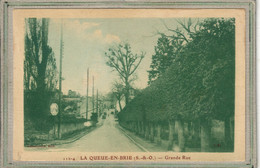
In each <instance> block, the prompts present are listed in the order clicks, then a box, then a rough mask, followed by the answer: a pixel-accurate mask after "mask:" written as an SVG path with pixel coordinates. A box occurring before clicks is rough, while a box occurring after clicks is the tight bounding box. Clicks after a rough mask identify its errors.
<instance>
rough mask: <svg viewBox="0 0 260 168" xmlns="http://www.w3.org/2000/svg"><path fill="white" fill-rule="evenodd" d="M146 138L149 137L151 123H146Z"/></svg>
mask: <svg viewBox="0 0 260 168" xmlns="http://www.w3.org/2000/svg"><path fill="white" fill-rule="evenodd" d="M145 139H149V123H148V122H146V123H145Z"/></svg>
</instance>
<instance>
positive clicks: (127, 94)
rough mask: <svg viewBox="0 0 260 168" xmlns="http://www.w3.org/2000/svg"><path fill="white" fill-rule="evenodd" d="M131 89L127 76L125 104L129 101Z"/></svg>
mask: <svg viewBox="0 0 260 168" xmlns="http://www.w3.org/2000/svg"><path fill="white" fill-rule="evenodd" d="M129 90H130V84H129V81H128V77H126V78H125V104H126V105H127V104H128V103H129Z"/></svg>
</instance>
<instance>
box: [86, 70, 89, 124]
mask: <svg viewBox="0 0 260 168" xmlns="http://www.w3.org/2000/svg"><path fill="white" fill-rule="evenodd" d="M88 86H89V68H88V72H87V97H86V101H87V102H86V120H88Z"/></svg>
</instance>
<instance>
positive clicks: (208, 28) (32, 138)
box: [12, 8, 248, 166]
mask: <svg viewBox="0 0 260 168" xmlns="http://www.w3.org/2000/svg"><path fill="white" fill-rule="evenodd" d="M246 24H247V21H246V10H245V9H238V8H237V9H178V8H175V9H98V8H97V9H46V8H45V9H22V8H20V9H14V10H13V11H12V30H13V36H12V38H13V41H12V46H13V69H12V70H13V77H12V78H13V122H12V128H13V130H12V139H13V144H12V149H13V150H12V158H13V161H14V162H31V161H40V162H42V161H43V162H58V163H61V162H62V163H63V164H67V163H68V164H74V163H79V164H83V165H86V166H87V165H94V164H100V165H102V164H103V165H106V164H107V165H109V164H112V163H116V164H119V165H120V164H132V165H139V164H141V165H145V164H158V166H159V165H164V164H165V165H171V164H172V165H174V164H183V163H186V164H189V163H196V162H197V163H199V162H208V163H217V164H218V163H222V164H223V163H224V164H225V163H230V162H232V163H245V162H246V153H247V148H248V147H247V140H246V139H247V137H246V136H247V134H246V128H247V119H246V116H247V113H246V109H247V108H246V80H247V79H246V61H245V60H246V52H247V50H246V39H247V35H246V32H247V31H246Z"/></svg>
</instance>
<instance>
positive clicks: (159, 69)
mask: <svg viewBox="0 0 260 168" xmlns="http://www.w3.org/2000/svg"><path fill="white" fill-rule="evenodd" d="M176 21H177V22H178V26H179V27H180V28H179V27H177V28H176V29H171V28H169V27H168V26H167V25H166V24H165V23H164V22H163V23H164V26H165V27H166V29H167V30H168V31H169V32H170V35H166V34H165V33H160V32H158V34H159V35H160V37H159V38H158V41H157V46H155V47H154V50H155V54H154V55H153V56H152V63H151V65H150V68H151V70H149V71H148V72H149V81H148V84H151V82H152V81H154V80H156V79H157V78H158V77H159V76H160V75H162V74H163V73H164V72H165V71H166V70H167V68H169V67H170V66H171V65H172V64H173V62H174V61H175V59H176V57H177V56H178V55H179V56H180V52H181V51H182V50H183V48H184V46H185V45H186V44H187V43H189V42H191V41H192V39H193V38H194V35H195V34H196V32H198V31H199V28H200V25H199V20H197V21H192V20H191V19H188V20H187V21H186V20H184V21H180V20H176Z"/></svg>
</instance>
